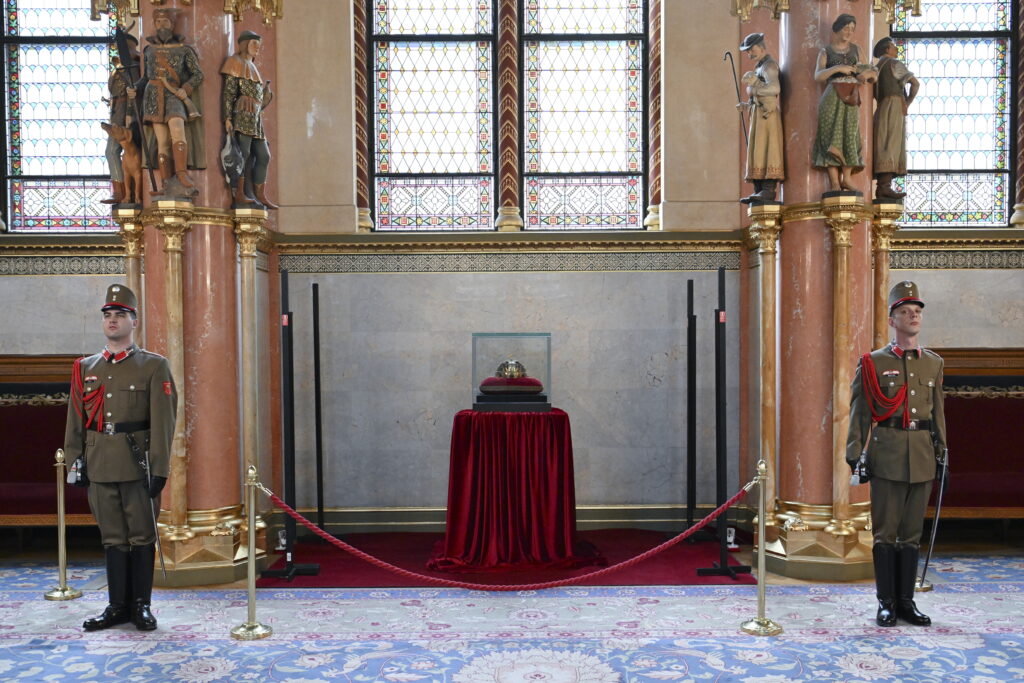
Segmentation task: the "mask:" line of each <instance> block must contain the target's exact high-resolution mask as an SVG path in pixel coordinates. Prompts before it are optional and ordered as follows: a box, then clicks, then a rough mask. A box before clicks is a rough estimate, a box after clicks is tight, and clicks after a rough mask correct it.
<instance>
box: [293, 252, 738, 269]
mask: <svg viewBox="0 0 1024 683" xmlns="http://www.w3.org/2000/svg"><path fill="white" fill-rule="evenodd" d="M720 267H724V268H727V269H729V270H738V269H739V267H740V255H739V252H738V251H730V252H725V251H707V252H690V251H687V252H618V253H590V252H583V253H581V252H555V253H550V252H547V253H497V254H495V253H468V254H467V253H461V254H458V253H456V254H450V253H444V254H437V253H430V254H404V253H401V254H396V253H391V254H338V253H334V254H330V253H328V254H323V253H321V254H282V255H281V262H280V268H281V270H287V271H288V272H290V273H476V272H483V273H492V272H493V273H505V272H537V271H542V272H599V271H641V272H642V271H678V270H716V269H718V268H720Z"/></svg>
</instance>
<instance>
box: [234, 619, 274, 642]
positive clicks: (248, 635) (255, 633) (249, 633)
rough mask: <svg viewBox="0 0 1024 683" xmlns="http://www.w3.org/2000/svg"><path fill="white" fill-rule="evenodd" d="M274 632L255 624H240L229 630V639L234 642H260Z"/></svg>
mask: <svg viewBox="0 0 1024 683" xmlns="http://www.w3.org/2000/svg"><path fill="white" fill-rule="evenodd" d="M273 632H274V629H272V628H271V627H269V626H267V625H265V624H261V623H259V622H256V623H254V624H242V625H241V626H236V627H234V628H233V629H231V637H232V638H234V639H235V640H260V639H261V638H266V637H267V636H269V635H271V634H272V633H273Z"/></svg>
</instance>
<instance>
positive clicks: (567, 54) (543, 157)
mask: <svg viewBox="0 0 1024 683" xmlns="http://www.w3.org/2000/svg"><path fill="white" fill-rule="evenodd" d="M524 58H525V62H524V63H525V73H524V93H525V94H524V98H523V100H524V105H525V109H526V111H525V118H524V120H525V126H524V128H525V139H524V140H523V148H524V156H525V169H524V170H525V172H526V173H594V172H617V173H623V172H627V173H628V172H639V171H642V170H643V159H642V151H643V135H642V130H643V109H642V85H643V70H642V55H641V42H640V41H637V40H630V41H553V42H547V41H544V42H540V41H528V42H527V43H526V54H525V55H524Z"/></svg>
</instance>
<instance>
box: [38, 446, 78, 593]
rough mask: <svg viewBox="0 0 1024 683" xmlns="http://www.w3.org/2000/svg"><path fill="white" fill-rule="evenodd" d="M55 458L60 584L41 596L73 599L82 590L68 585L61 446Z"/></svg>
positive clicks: (62, 451) (65, 466) (63, 467)
mask: <svg viewBox="0 0 1024 683" xmlns="http://www.w3.org/2000/svg"><path fill="white" fill-rule="evenodd" d="M55 460H56V461H57V462H55V463H54V465H53V466H54V467H55V468H56V470H57V574H58V577H59V579H60V585H59V586H57V587H56V588H51V589H50V590H48V591H46V592H45V593H43V597H44V598H46V599H47V600H74V599H75V598H80V597H82V591H80V590H78V589H77V588H69V587H68V551H67V547H66V542H65V520H64V479H65V474H64V471H65V469H66V468H67V463H65V462H64V449H63V448H58V449H57V455H56V457H55Z"/></svg>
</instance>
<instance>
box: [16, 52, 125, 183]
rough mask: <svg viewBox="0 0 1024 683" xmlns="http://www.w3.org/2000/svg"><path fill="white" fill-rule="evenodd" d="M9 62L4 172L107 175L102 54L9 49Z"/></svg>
mask: <svg viewBox="0 0 1024 683" xmlns="http://www.w3.org/2000/svg"><path fill="white" fill-rule="evenodd" d="M7 56H8V59H7V75H8V83H9V84H10V86H11V87H10V88H9V90H8V120H7V125H8V128H7V130H8V172H9V173H10V174H11V175H15V176H18V175H44V176H45V175H103V174H106V173H107V166H106V162H105V160H104V157H103V150H104V146H105V145H106V134H105V133H104V132H103V130H102V129H101V128H100V126H99V124H100V121H104V120H105V119H106V116H107V110H106V105H104V103H103V99H102V98H103V97H105V96H106V86H107V74H108V73H109V71H108V66H107V59H108V55H107V50H106V48H105V47H104V46H102V45H21V46H17V45H9V46H8V48H7Z"/></svg>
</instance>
